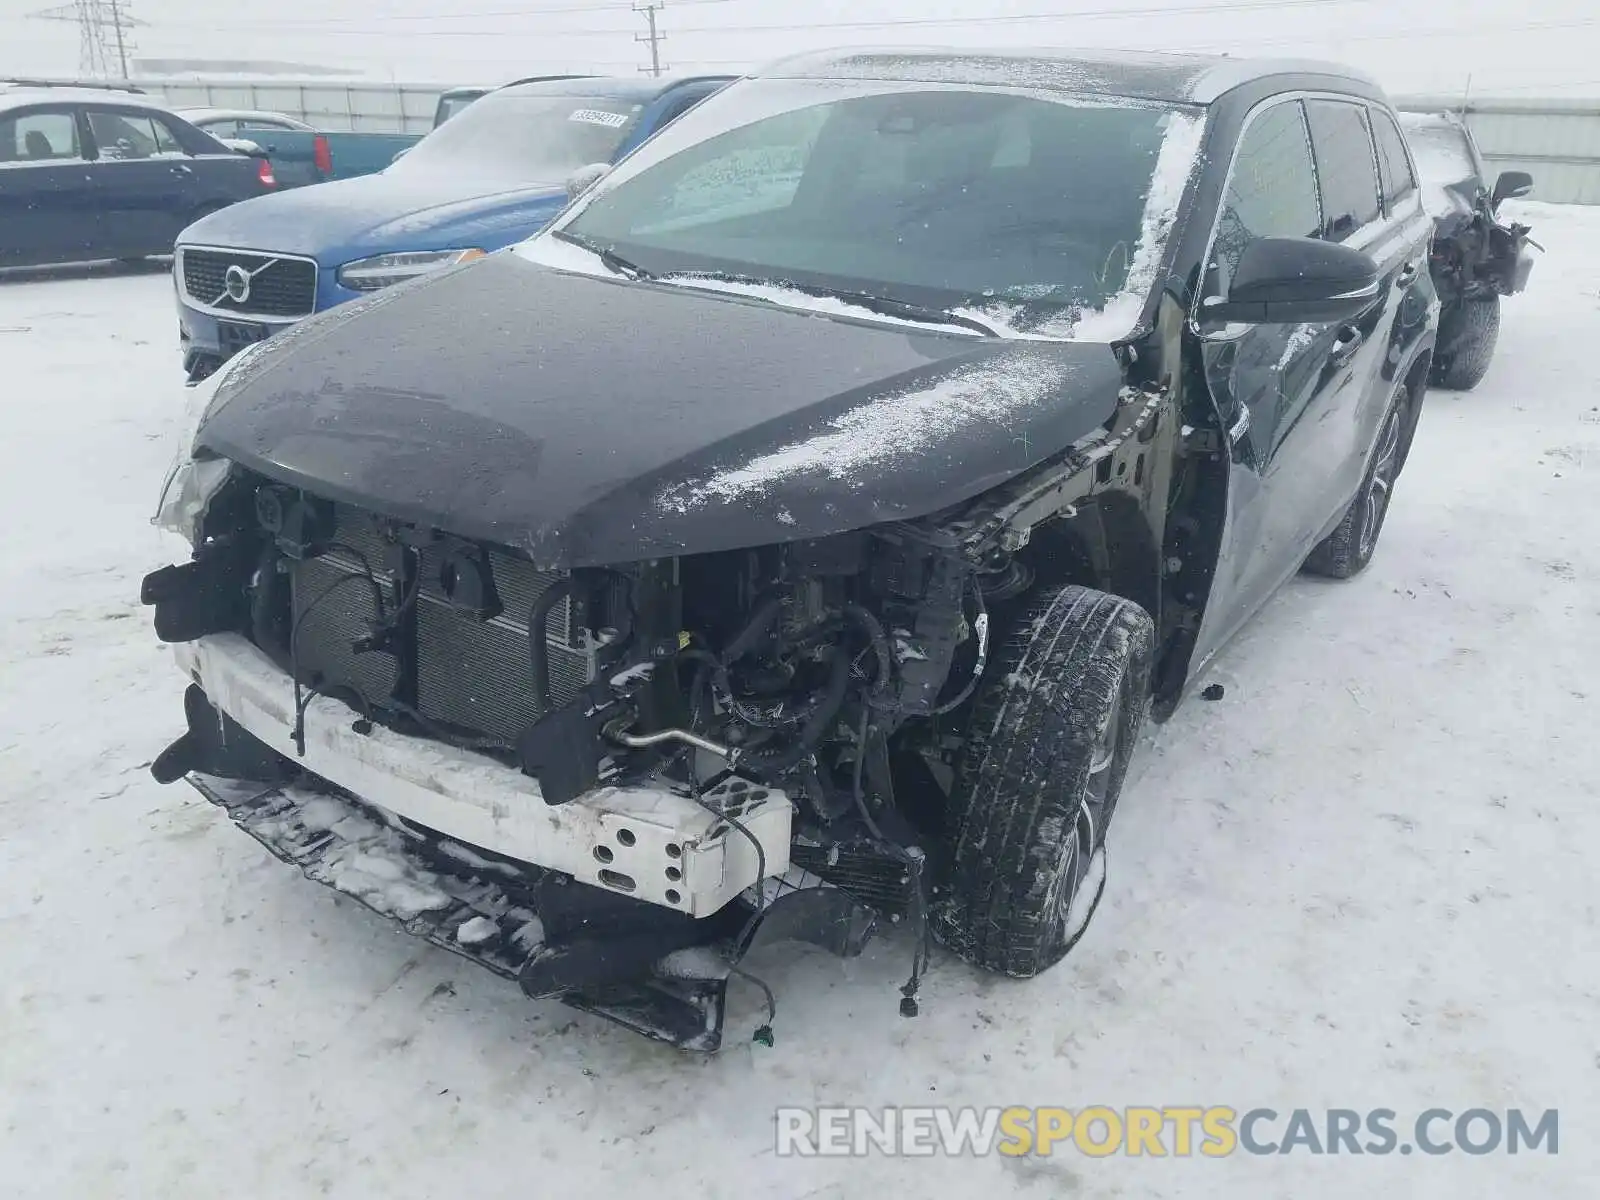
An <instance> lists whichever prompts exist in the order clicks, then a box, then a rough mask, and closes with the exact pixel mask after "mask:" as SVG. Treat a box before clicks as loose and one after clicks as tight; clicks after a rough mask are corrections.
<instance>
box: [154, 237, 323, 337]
mask: <svg viewBox="0 0 1600 1200" xmlns="http://www.w3.org/2000/svg"><path fill="white" fill-rule="evenodd" d="M186 250H209V251H211V252H212V253H213V254H249V255H254V256H256V257H257V258H270V259H292V260H294V261H295V262H306V263H310V264H311V307H310V309H308V310H307V311H306V312H303V313H300V314H299V315H298V316H292V317H287V316H284V315H283V314H282V313H251V312H244V311H242V310H240V309H236V308H218V307H216V306H215V305H214V304H208V303H206V302H205V301H203V300H196V299H195V298H194V297H193V296H191V295H190V294H189V283H188V281H187V280H186V279H184V277H183V255H184V251H186ZM173 260H174V261H173V264H172V267H173V271H172V277H173V281H174V282H175V283H176V284H177V285H178V298H179V299H180V300H182V301H183V302H184V303H185V304H187V305H188V306H189V307H190V308H193V309H196V310H198V311H199V312H203V313H205V314H206V315H207V316H212V317H220V318H222V319H223V320H225V321H260V322H263V323H266V324H273V323H280V324H289V323H292V322H295V321H303V320H305V318H306V317H309V316H310V315H311V314H312V313H314V312H316V311H317V291H318V288H319V286H320V284H321V283H322V266H321V264H319V263H318V262H317V260H316V259H314V258H312V257H310V256H309V255H305V254H277V253H275V252H273V251H271V250H246V249H244V248H243V247H240V246H208V245H202V244H201V243H199V242H185V243H184V244H183V245H181V246H176V247H174V248H173Z"/></svg>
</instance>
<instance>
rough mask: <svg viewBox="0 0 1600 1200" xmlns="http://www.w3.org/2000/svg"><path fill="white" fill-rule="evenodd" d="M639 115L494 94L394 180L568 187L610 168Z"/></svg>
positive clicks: (413, 155)
mask: <svg viewBox="0 0 1600 1200" xmlns="http://www.w3.org/2000/svg"><path fill="white" fill-rule="evenodd" d="M639 110H640V106H639V105H638V104H636V103H634V102H633V101H630V100H618V99H614V98H611V97H604V96H550V95H529V94H526V93H524V94H517V93H515V92H493V93H491V94H489V95H487V96H485V97H483V98H482V99H481V100H478V101H476V102H475V103H473V104H470V105H468V106H467V107H465V108H463V109H462V110H461V111H460V112H459V113H457V114H456V115H455V116H454V117H452V118H451V119H450V120H448V121H446V122H445V123H444V124H443V125H440V126H439V127H438V128H437V129H435V130H434V131H433V132H432V133H430V134H428V135H427V136H426V137H424V138H423V139H422V140H421V141H420V142H418V143H417V144H416V146H415V147H414V148H413V149H412V150H411V152H410V153H409V154H407V155H406V156H405V157H404V158H402V159H401V160H400V161H399V162H397V163H395V164H394V166H392V167H390V168H389V173H390V174H392V175H420V174H424V173H427V174H434V173H437V172H440V171H450V172H465V173H468V174H473V175H483V174H495V175H515V176H516V177H518V178H520V179H527V180H530V181H538V182H547V181H553V182H557V183H560V182H564V181H565V180H566V177H567V176H568V175H570V174H572V172H573V171H575V170H577V169H578V168H579V167H586V166H589V165H590V164H591V163H601V162H610V161H611V159H612V157H613V156H614V155H615V154H616V152H617V147H619V146H620V145H622V140H623V139H624V138H625V137H627V135H628V133H629V131H630V130H631V129H632V128H633V125H634V122H635V121H636V120H638V116H639Z"/></svg>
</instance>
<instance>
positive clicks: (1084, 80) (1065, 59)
mask: <svg viewBox="0 0 1600 1200" xmlns="http://www.w3.org/2000/svg"><path fill="white" fill-rule="evenodd" d="M754 74H756V75H764V76H769V77H774V76H775V77H779V78H799V79H881V80H885V81H888V82H898V83H952V84H961V85H967V86H974V87H984V86H988V87H1033V88H1042V89H1047V90H1051V91H1061V92H1074V93H1078V94H1084V95H1106V96H1126V97H1130V98H1135V99H1141V100H1155V101H1164V102H1167V103H1172V104H1185V103H1187V104H1210V103H1211V102H1212V101H1214V100H1216V99H1217V98H1218V97H1219V96H1221V95H1222V94H1223V93H1224V92H1227V91H1231V90H1232V89H1234V88H1236V87H1240V86H1242V85H1244V84H1248V83H1253V82H1255V81H1257V80H1262V79H1268V78H1272V77H1279V76H1281V77H1286V78H1287V77H1298V78H1300V79H1305V78H1306V77H1314V78H1320V79H1323V80H1326V81H1329V82H1330V83H1331V84H1333V85H1336V86H1341V87H1343V88H1349V89H1351V90H1355V91H1360V92H1362V93H1372V92H1377V93H1378V94H1380V95H1381V94H1382V89H1381V87H1380V86H1379V84H1378V82H1377V81H1376V80H1375V79H1373V78H1371V77H1370V76H1368V75H1365V74H1363V73H1362V72H1360V71H1356V70H1353V69H1351V68H1349V67H1345V66H1341V65H1339V64H1337V63H1329V62H1320V61H1315V60H1309V59H1251V58H1230V57H1227V56H1226V55H1214V54H1164V53H1157V52H1153V51H1131V50H1130V51H1121V50H1071V49H1028V50H1006V49H993V50H990V49H983V50H960V49H955V48H950V47H930V48H926V49H884V50H835V51H819V52H816V53H811V54H800V55H795V56H794V57H792V58H784V59H779V60H778V61H776V62H773V63H769V64H768V65H767V66H765V67H764V68H762V69H760V70H758V71H756V72H754Z"/></svg>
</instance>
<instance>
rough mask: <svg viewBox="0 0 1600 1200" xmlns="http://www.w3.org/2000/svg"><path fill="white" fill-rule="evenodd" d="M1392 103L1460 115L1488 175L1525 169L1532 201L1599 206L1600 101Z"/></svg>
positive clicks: (1416, 99)
mask: <svg viewBox="0 0 1600 1200" xmlns="http://www.w3.org/2000/svg"><path fill="white" fill-rule="evenodd" d="M1395 103H1396V106H1397V107H1399V108H1403V109H1408V110H1411V111H1413V112H1443V111H1446V110H1449V111H1451V112H1456V113H1460V114H1461V115H1462V116H1463V117H1464V118H1465V119H1466V122H1467V126H1468V127H1469V128H1470V129H1471V130H1472V136H1473V137H1474V139H1476V141H1477V143H1478V149H1479V150H1480V151H1481V152H1482V153H1483V157H1484V161H1485V163H1486V164H1487V166H1488V168H1489V170H1490V172H1491V174H1498V173H1499V172H1500V171H1503V170H1506V169H1515V170H1519V171H1527V172H1528V173H1529V174H1530V175H1532V176H1533V197H1532V198H1533V199H1535V200H1547V201H1549V202H1551V203H1553V204H1600V100H1472V101H1468V102H1466V103H1462V101H1461V98H1460V97H1459V96H1457V97H1447V96H1401V97H1398V98H1397V99H1396V101H1395ZM1490 182H1491V183H1492V182H1493V180H1492V179H1491V180H1490Z"/></svg>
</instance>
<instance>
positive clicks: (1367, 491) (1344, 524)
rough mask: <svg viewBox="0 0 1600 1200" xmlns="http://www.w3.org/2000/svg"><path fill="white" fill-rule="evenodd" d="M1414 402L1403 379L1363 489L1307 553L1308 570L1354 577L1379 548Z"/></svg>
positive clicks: (1306, 565) (1402, 461) (1369, 466)
mask: <svg viewBox="0 0 1600 1200" xmlns="http://www.w3.org/2000/svg"><path fill="white" fill-rule="evenodd" d="M1411 405H1412V400H1411V390H1410V389H1409V388H1408V387H1406V386H1405V385H1404V384H1401V385H1400V387H1399V388H1397V389H1396V391H1395V394H1394V398H1393V399H1392V400H1391V401H1390V403H1389V411H1388V413H1387V414H1386V415H1385V416H1384V418H1383V426H1382V428H1381V429H1380V431H1379V433H1378V445H1377V448H1376V449H1375V450H1374V451H1373V454H1372V462H1371V463H1370V464H1369V465H1368V466H1367V473H1366V475H1365V477H1364V478H1363V479H1362V481H1361V489H1360V491H1358V492H1356V497H1355V499H1354V500H1352V501H1350V507H1349V508H1347V509H1345V510H1344V516H1343V517H1342V518H1341V519H1340V521H1339V524H1338V525H1337V526H1336V527H1335V528H1334V531H1333V532H1332V533H1330V534H1329V535H1328V536H1327V537H1325V538H1323V539H1322V541H1321V542H1319V543H1318V545H1317V548H1316V549H1315V550H1313V551H1312V552H1311V554H1310V555H1309V556H1308V557H1307V558H1306V561H1305V570H1306V571H1308V572H1310V573H1311V574H1313V575H1326V576H1328V577H1329V578H1330V579H1349V578H1350V577H1351V576H1352V575H1355V574H1357V573H1359V572H1360V571H1361V569H1362V568H1363V567H1365V566H1366V565H1367V564H1368V563H1369V562H1371V561H1372V554H1373V551H1375V550H1376V549H1377V548H1378V535H1379V534H1381V533H1382V532H1383V522H1384V518H1385V517H1387V516H1388V515H1389V501H1390V500H1391V498H1392V497H1393V495H1394V485H1395V481H1396V480H1398V479H1399V477H1400V468H1401V467H1403V466H1404V465H1405V457H1406V450H1407V448H1408V447H1407V445H1406V439H1407V435H1408V433H1409V430H1410V424H1411V422H1410V413H1411Z"/></svg>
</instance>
